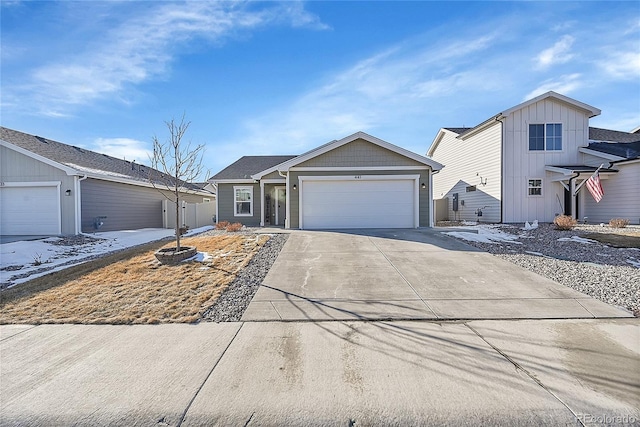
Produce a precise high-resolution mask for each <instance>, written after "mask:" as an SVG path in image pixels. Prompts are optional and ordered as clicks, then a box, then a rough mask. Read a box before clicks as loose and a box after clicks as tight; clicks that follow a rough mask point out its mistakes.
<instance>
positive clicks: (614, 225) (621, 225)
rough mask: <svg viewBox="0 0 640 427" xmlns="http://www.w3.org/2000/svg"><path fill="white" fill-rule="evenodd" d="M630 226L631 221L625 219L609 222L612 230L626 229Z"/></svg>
mask: <svg viewBox="0 0 640 427" xmlns="http://www.w3.org/2000/svg"><path fill="white" fill-rule="evenodd" d="M627 225H629V220H628V219H625V218H612V219H611V220H610V221H609V227H612V228H625V227H626V226H627Z"/></svg>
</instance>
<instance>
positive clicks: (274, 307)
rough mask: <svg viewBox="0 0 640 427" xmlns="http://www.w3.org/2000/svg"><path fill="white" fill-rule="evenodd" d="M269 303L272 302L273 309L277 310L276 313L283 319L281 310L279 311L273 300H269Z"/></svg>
mask: <svg viewBox="0 0 640 427" xmlns="http://www.w3.org/2000/svg"><path fill="white" fill-rule="evenodd" d="M269 304H271V307H273V309H274V310H275V311H276V314H277V315H278V317H279V318H280V320H282V319H283V317H282V315H281V314H280V312H279V311H278V309H277V308H276V306H275V305H274V304H273V301H269Z"/></svg>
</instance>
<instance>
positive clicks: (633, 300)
mask: <svg viewBox="0 0 640 427" xmlns="http://www.w3.org/2000/svg"><path fill="white" fill-rule="evenodd" d="M483 227H494V228H498V229H499V230H500V231H502V232H504V233H509V234H511V235H514V236H517V239H516V240H514V241H513V242H499V243H481V242H473V241H467V240H464V242H465V243H467V244H469V245H471V246H474V247H476V248H479V249H481V250H483V251H486V252H489V253H491V254H493V255H495V256H497V257H499V258H502V259H505V260H507V261H510V262H512V263H514V264H517V265H519V266H521V267H524V268H526V269H527V270H530V271H533V272H535V273H537V274H540V275H541V276H544V277H547V278H549V279H551V280H554V281H556V282H558V283H560V284H562V285H565V286H568V287H570V288H572V289H575V290H577V291H580V292H582V293H585V294H587V295H590V296H592V297H594V298H597V299H599V300H601V301H604V302H606V303H608V304H612V305H615V306H618V307H622V308H625V309H627V310H630V311H632V312H633V313H634V315H635V316H636V317H640V250H639V249H637V248H614V247H611V246H608V245H605V244H602V243H600V242H597V241H595V240H589V241H587V242H585V241H584V240H581V239H582V238H583V236H584V235H585V234H588V233H611V234H613V233H618V234H619V233H629V232H630V231H631V232H633V231H636V232H637V231H640V229H638V227H632V228H628V229H613V228H610V227H602V226H597V225H579V226H577V227H576V228H575V229H573V230H569V231H560V230H556V229H555V228H554V226H553V225H552V224H540V226H539V227H538V228H537V229H533V230H527V231H524V230H522V229H521V228H519V227H516V226H513V225H483ZM473 229H474V228H473V227H470V229H469V231H470V232H473Z"/></svg>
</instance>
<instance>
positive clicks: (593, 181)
mask: <svg viewBox="0 0 640 427" xmlns="http://www.w3.org/2000/svg"><path fill="white" fill-rule="evenodd" d="M598 169H600V168H598ZM586 185H587V189H588V190H589V193H591V195H592V196H593V199H594V200H595V201H596V203H600V200H602V196H604V190H603V189H602V184H601V183H600V174H599V173H598V171H596V172H595V173H594V174H593V175H591V176H590V177H589V179H588V180H587V184H586Z"/></svg>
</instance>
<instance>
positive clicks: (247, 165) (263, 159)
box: [211, 155, 298, 181]
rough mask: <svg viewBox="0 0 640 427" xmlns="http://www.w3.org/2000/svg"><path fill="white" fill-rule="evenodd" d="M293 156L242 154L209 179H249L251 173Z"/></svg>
mask: <svg viewBox="0 0 640 427" xmlns="http://www.w3.org/2000/svg"><path fill="white" fill-rule="evenodd" d="M294 157H298V156H293V155H285V156H243V157H240V158H239V159H238V160H236V161H235V162H234V163H232V164H230V165H229V166H227V167H226V168H224V169H222V170H221V171H220V172H218V173H217V174H215V175H214V176H213V177H212V178H211V180H212V181H215V180H219V179H251V175H254V174H256V173H258V172H262V171H264V170H267V169H269V168H272V167H274V166H276V165H279V164H280V163H283V162H286V161H287V160H290V159H293V158H294Z"/></svg>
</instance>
